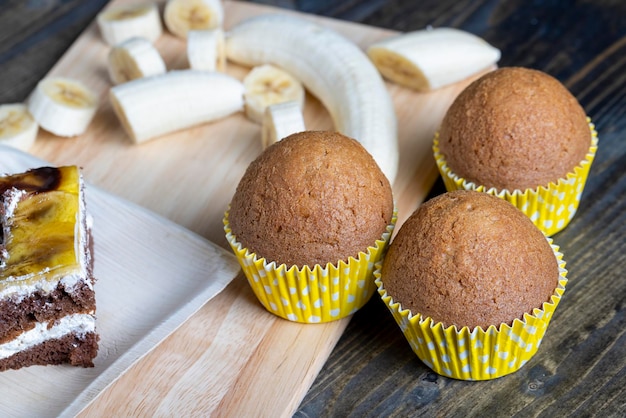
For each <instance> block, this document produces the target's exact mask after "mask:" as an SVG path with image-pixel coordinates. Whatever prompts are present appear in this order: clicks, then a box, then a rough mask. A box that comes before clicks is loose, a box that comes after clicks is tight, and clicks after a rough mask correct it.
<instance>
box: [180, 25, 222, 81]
mask: <svg viewBox="0 0 626 418" xmlns="http://www.w3.org/2000/svg"><path fill="white" fill-rule="evenodd" d="M187 60H188V61H189V67H190V68H191V69H192V70H206V71H222V72H224V71H226V53H225V52H224V30H223V29H222V28H216V29H206V30H190V31H189V32H187Z"/></svg>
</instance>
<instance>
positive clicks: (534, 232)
mask: <svg viewBox="0 0 626 418" xmlns="http://www.w3.org/2000/svg"><path fill="white" fill-rule="evenodd" d="M381 273H382V281H383V285H384V288H385V289H386V290H387V293H388V294H389V295H390V296H391V297H392V298H393V300H394V301H395V302H399V303H400V304H401V305H402V308H403V309H409V310H410V311H411V312H412V313H413V314H417V313H419V314H421V315H422V316H424V317H431V318H432V319H433V320H434V321H435V322H443V324H444V325H445V326H446V327H447V326H450V325H456V326H457V328H458V329H460V328H462V327H464V326H467V327H469V328H470V329H473V328H475V327H477V326H480V327H482V328H483V329H485V330H486V329H487V328H488V327H489V326H490V325H495V326H496V327H499V326H500V325H501V324H509V325H511V324H512V323H513V320H515V319H516V318H519V319H522V318H523V315H524V313H532V310H533V309H534V308H541V307H542V305H543V303H544V302H548V301H549V300H550V297H551V295H552V294H553V293H554V290H555V288H556V287H557V285H558V278H559V269H558V264H557V260H556V257H555V255H554V251H553V250H552V247H551V246H550V244H549V243H548V241H547V239H546V238H545V236H544V235H543V234H542V233H541V231H540V230H539V229H537V228H536V227H535V226H534V225H533V224H532V222H531V221H530V220H529V219H528V217H526V215H524V214H523V213H522V212H521V211H519V210H518V209H516V208H515V207H514V206H512V205H511V204H510V203H508V202H506V201H504V200H502V199H499V198H497V197H494V196H491V195H488V194H486V193H480V192H473V191H463V190H461V191H455V192H449V193H445V194H443V195H440V196H438V197H436V198H433V199H431V200H429V201H428V202H426V203H424V204H423V205H422V206H420V208H418V209H417V210H416V211H415V212H414V213H413V214H412V215H411V216H410V217H409V219H407V221H406V222H405V223H404V224H403V225H402V227H401V228H400V230H399V231H398V234H397V236H396V237H395V239H394V241H393V242H392V243H391V245H390V248H389V251H388V253H387V256H386V257H385V260H384V264H383V267H382V272H381Z"/></svg>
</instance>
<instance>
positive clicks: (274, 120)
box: [261, 102, 306, 149]
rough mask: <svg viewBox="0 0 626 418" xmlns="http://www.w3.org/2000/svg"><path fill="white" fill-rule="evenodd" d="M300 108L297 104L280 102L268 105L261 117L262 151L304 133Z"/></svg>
mask: <svg viewBox="0 0 626 418" xmlns="http://www.w3.org/2000/svg"><path fill="white" fill-rule="evenodd" d="M305 129H306V128H305V125H304V117H303V115H302V106H301V105H300V103H298V102H282V103H276V104H272V105H269V106H268V107H267V108H266V109H265V113H264V115H263V124H262V126H261V144H262V146H263V149H265V148H267V147H269V146H270V145H272V144H273V143H274V142H278V141H280V140H281V139H283V138H285V137H287V136H289V135H291V134H295V133H296V132H302V131H304V130H305Z"/></svg>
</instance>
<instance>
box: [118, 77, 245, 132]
mask: <svg viewBox="0 0 626 418" xmlns="http://www.w3.org/2000/svg"><path fill="white" fill-rule="evenodd" d="M109 97H110V99H111V103H112V105H113V110H114V111H115V113H116V114H117V116H118V118H119V120H120V122H121V123H122V125H123V127H124V129H125V130H126V132H127V133H128V135H129V136H130V137H131V138H132V140H133V141H134V142H135V143H142V142H145V141H147V140H149V139H152V138H156V137H158V136H161V135H165V134H167V133H170V132H174V131H178V130H181V129H185V128H189V127H192V126H195V125H199V124H202V123H207V122H211V121H214V120H217V119H220V118H223V117H226V116H228V115H231V114H233V113H235V112H238V111H242V110H243V84H242V83H241V81H239V80H237V79H235V78H233V77H231V76H228V75H226V74H224V73H219V72H216V71H197V70H178V71H170V72H168V73H165V74H161V75H156V76H152V77H146V78H138V79H136V80H132V81H129V82H127V83H124V84H119V85H117V86H115V87H112V88H111V90H110V94H109Z"/></svg>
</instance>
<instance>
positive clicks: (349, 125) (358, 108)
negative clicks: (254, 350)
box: [226, 15, 399, 184]
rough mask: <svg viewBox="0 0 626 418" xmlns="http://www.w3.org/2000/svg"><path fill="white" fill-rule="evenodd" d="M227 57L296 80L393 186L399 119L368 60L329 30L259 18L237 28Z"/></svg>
mask: <svg viewBox="0 0 626 418" xmlns="http://www.w3.org/2000/svg"><path fill="white" fill-rule="evenodd" d="M226 57H227V58H228V59H230V60H232V61H233V62H237V63H239V64H243V65H247V66H255V65H261V64H266V63H271V64H274V65H276V66H277V67H280V68H282V69H284V70H286V71H287V72H289V73H290V74H292V75H293V76H294V77H296V78H297V79H298V80H300V81H301V82H302V83H303V84H304V87H305V88H306V89H308V90H309V92H311V93H312V94H313V95H315V96H316V97H317V98H318V99H319V100H320V101H321V103H322V104H323V105H324V106H325V107H326V109H327V110H328V113H329V114H330V115H331V116H332V118H333V121H334V124H335V129H337V131H339V132H341V133H343V134H344V135H347V136H350V137H352V138H354V139H356V140H358V141H359V142H360V143H361V144H362V145H363V146H364V147H365V149H366V150H367V151H368V152H369V153H370V154H371V155H372V156H373V157H374V159H375V160H376V162H377V163H378V165H379V166H380V168H381V170H382V171H383V172H384V173H385V175H386V176H387V178H388V179H389V181H390V183H392V184H393V182H394V179H395V177H396V174H397V172H398V160H399V156H398V137H397V119H396V114H395V109H394V107H393V102H392V100H391V96H390V94H389V92H388V91H387V87H386V85H385V83H384V81H383V79H382V77H381V75H380V73H379V72H378V70H377V69H376V67H374V65H373V64H372V62H371V61H370V60H369V58H368V57H367V55H366V54H365V53H364V52H363V51H362V50H361V49H360V48H359V47H358V46H357V45H356V44H355V43H353V42H352V41H350V40H348V39H347V38H345V37H343V36H342V35H340V34H338V33H337V32H336V31H333V30H331V29H329V28H326V27H323V26H320V25H318V24H315V23H312V22H311V21H308V20H305V19H302V18H298V17H295V16H288V15H261V16H257V17H253V18H250V19H248V20H245V21H242V22H241V23H239V24H238V25H235V26H234V27H233V28H232V29H231V30H230V31H229V32H228V33H227V36H226Z"/></svg>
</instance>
